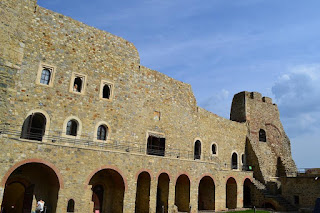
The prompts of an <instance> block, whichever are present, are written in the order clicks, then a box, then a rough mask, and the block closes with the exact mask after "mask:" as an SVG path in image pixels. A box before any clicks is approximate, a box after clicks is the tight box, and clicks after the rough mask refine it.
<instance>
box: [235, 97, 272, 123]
mask: <svg viewBox="0 0 320 213" xmlns="http://www.w3.org/2000/svg"><path fill="white" fill-rule="evenodd" d="M254 103H255V104H254ZM256 104H258V105H259V104H260V105H259V106H257V105H256ZM251 105H252V106H251ZM254 108H256V109H257V110H258V111H269V110H268V109H271V110H272V111H274V110H275V111H278V108H277V105H276V104H274V103H273V102H272V98H269V97H265V96H262V94H261V93H259V92H248V91H243V92H239V93H237V94H235V95H234V97H233V100H232V106H231V113H230V120H233V121H238V122H245V121H247V117H248V114H250V113H251V112H252V110H253V109H254Z"/></svg>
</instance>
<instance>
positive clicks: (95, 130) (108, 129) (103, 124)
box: [93, 121, 111, 143]
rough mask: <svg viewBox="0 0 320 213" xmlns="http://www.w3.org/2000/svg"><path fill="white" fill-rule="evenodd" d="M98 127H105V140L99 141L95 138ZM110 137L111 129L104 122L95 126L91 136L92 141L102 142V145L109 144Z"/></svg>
mask: <svg viewBox="0 0 320 213" xmlns="http://www.w3.org/2000/svg"><path fill="white" fill-rule="evenodd" d="M100 126H104V127H106V130H107V132H106V140H99V139H98V137H97V134H98V128H99V127H100ZM110 135H111V128H110V125H109V124H108V123H107V122H105V121H99V122H98V123H97V124H96V125H95V128H94V134H93V141H96V142H102V143H106V142H109V139H110Z"/></svg>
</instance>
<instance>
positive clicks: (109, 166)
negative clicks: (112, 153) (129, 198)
mask: <svg viewBox="0 0 320 213" xmlns="http://www.w3.org/2000/svg"><path fill="white" fill-rule="evenodd" d="M104 169H112V170H114V171H116V172H118V173H119V175H120V176H121V177H122V180H123V183H124V191H125V192H126V191H127V189H128V182H127V178H126V177H125V176H124V175H123V173H122V172H121V170H120V169H118V167H115V166H111V165H106V166H101V167H99V168H96V169H95V170H93V171H92V172H91V173H90V175H89V176H88V177H87V179H86V181H85V183H84V188H85V189H87V187H88V185H89V182H90V180H91V178H92V177H93V176H94V175H95V174H96V173H97V172H99V171H101V170H104Z"/></svg>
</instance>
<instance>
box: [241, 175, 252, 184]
mask: <svg viewBox="0 0 320 213" xmlns="http://www.w3.org/2000/svg"><path fill="white" fill-rule="evenodd" d="M247 179H249V180H250V181H251V183H252V184H253V180H252V177H250V176H246V177H244V178H243V181H242V185H244V182H245V181H246V180H247Z"/></svg>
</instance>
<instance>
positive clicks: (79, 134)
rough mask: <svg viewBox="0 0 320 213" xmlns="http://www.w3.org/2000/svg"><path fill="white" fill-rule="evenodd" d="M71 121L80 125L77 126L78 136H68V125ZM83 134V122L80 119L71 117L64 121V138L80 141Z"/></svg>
mask: <svg viewBox="0 0 320 213" xmlns="http://www.w3.org/2000/svg"><path fill="white" fill-rule="evenodd" d="M70 120H75V121H76V122H77V124H78V126H77V135H76V136H73V135H67V125H68V122H69V121H70ZM81 132H82V122H81V120H80V119H79V118H78V117H76V116H69V117H67V118H66V119H65V120H64V122H63V127H62V136H63V137H66V138H72V139H80V138H81Z"/></svg>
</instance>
